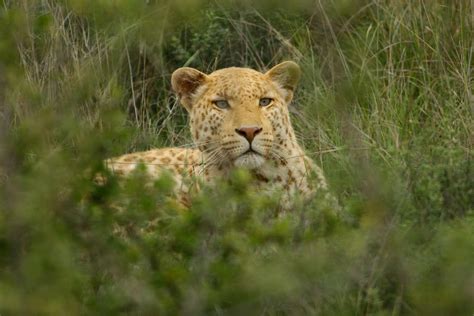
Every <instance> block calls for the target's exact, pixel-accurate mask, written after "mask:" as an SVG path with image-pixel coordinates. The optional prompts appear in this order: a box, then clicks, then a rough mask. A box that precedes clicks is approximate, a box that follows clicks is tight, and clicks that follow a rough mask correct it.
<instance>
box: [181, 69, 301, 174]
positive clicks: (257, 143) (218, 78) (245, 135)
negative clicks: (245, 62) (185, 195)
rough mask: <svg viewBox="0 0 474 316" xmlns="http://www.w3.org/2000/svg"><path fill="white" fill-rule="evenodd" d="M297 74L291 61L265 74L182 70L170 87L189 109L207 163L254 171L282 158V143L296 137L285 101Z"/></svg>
mask: <svg viewBox="0 0 474 316" xmlns="http://www.w3.org/2000/svg"><path fill="white" fill-rule="evenodd" d="M288 68H289V69H288ZM183 69H184V70H183ZM180 72H182V73H180ZM183 72H184V73H183ZM298 78H299V68H298V66H297V65H296V64H294V63H291V62H287V63H283V64H280V65H278V66H276V67H274V68H273V69H272V70H270V71H269V72H267V73H265V74H263V73H260V72H257V71H255V70H252V69H246V68H226V69H221V70H218V71H215V72H213V73H211V74H210V75H204V74H203V73H201V72H198V71H197V70H195V69H192V70H191V68H181V70H177V71H176V72H175V73H174V74H173V87H174V88H175V90H176V91H177V92H178V94H180V97H181V101H182V103H183V105H184V106H185V107H186V108H187V109H188V111H189V112H190V117H191V122H190V125H191V133H192V137H193V139H194V141H195V143H196V145H197V146H198V147H199V149H200V150H201V151H202V152H204V153H205V154H206V157H207V160H208V161H206V162H207V163H213V164H221V163H228V162H230V163H232V164H234V165H235V166H237V167H243V168H248V169H255V168H258V167H260V166H261V165H262V164H263V163H264V162H265V161H266V160H268V159H272V158H277V159H278V158H284V155H285V153H284V152H285V146H287V143H288V142H292V141H295V140H294V139H293V137H294V136H292V135H293V132H292V127H291V125H290V120H289V114H288V109H287V105H288V103H289V102H290V101H291V98H292V95H293V94H292V92H293V89H294V86H295V85H296V82H297V80H298ZM190 86H191V90H192V92H188V93H186V91H187V90H186V88H189V87H190Z"/></svg>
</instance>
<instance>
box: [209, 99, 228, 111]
mask: <svg viewBox="0 0 474 316" xmlns="http://www.w3.org/2000/svg"><path fill="white" fill-rule="evenodd" d="M212 103H213V104H214V105H215V106H217V107H218V108H219V109H228V108H229V107H230V106H229V102H227V100H216V101H212Z"/></svg>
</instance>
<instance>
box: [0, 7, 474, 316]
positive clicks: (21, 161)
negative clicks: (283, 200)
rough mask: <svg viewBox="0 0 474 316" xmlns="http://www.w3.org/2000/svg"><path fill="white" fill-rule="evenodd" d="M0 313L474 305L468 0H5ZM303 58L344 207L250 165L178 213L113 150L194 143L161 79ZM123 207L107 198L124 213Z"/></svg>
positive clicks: (297, 107)
mask: <svg viewBox="0 0 474 316" xmlns="http://www.w3.org/2000/svg"><path fill="white" fill-rule="evenodd" d="M0 6H1V8H0V314H1V315H2V316H4V315H75V314H84V315H121V314H124V315H125V314H126V315H128V314H130V315H176V314H181V315H209V314H217V315H369V314H370V315H372V314H373V315H472V314H473V313H474V192H473V191H474V172H473V165H472V145H473V134H472V131H473V121H472V114H473V110H474V108H473V103H474V97H473V94H472V92H473V68H474V63H473V57H474V51H473V38H474V35H473V16H474V8H473V7H472V6H471V1H469V0H460V1H451V0H445V1H421V0H414V1H389V0H372V1H370V0H357V1H355V0H354V1H346V0H332V1H322V0H321V1H305V0H299V1H281V2H278V1H259V2H258V3H253V4H252V3H251V2H249V1H241V2H230V1H228V2H225V1H215V2H206V1H191V0H178V1H171V0H170V1H165V0H163V1H160V0H156V1H153V0H149V1H145V0H140V1H139V0H70V1H66V0H64V1H60V0H54V1H53V0H37V1H34V0H2V1H0ZM283 60H294V61H296V62H298V63H299V65H300V66H301V67H302V69H303V72H304V74H303V78H302V81H301V84H300V86H299V89H298V92H297V94H296V97H295V101H294V103H293V105H292V106H291V115H292V121H293V124H294V125H295V128H296V130H297V134H298V137H299V140H300V142H301V143H302V144H303V145H304V147H305V148H306V150H307V152H308V154H309V155H310V156H311V157H312V158H313V159H314V160H315V161H316V162H318V163H319V164H320V165H321V166H322V167H323V169H324V170H325V172H326V175H327V178H328V181H329V183H330V186H331V190H332V192H333V193H334V195H335V196H337V198H338V199H339V201H340V204H341V206H342V208H343V211H342V212H341V215H340V216H335V215H334V213H333V212H332V210H331V208H330V207H329V206H328V205H326V204H325V203H324V201H320V200H318V199H315V200H314V201H311V203H309V205H299V204H297V205H296V206H295V208H294V210H293V211H292V212H289V213H286V214H280V216H277V214H276V212H275V210H276V204H277V201H275V200H274V199H271V198H264V197H261V196H259V195H258V194H256V192H254V191H253V190H252V189H251V188H250V187H249V186H248V185H247V176H246V174H245V173H236V174H235V177H234V178H235V179H234V181H233V184H232V185H228V184H223V185H221V186H220V187H221V189H220V190H210V189H204V190H203V192H201V193H200V194H198V195H196V196H194V197H193V206H192V207H191V209H190V210H189V211H187V212H182V211H180V210H179V209H177V208H176V206H175V205H174V204H173V203H172V202H170V201H169V200H168V199H167V198H166V193H167V192H169V191H170V187H171V181H170V179H167V178H163V179H159V180H157V181H155V183H154V185H153V186H145V185H144V184H143V183H144V180H145V179H144V178H145V176H144V175H143V173H140V172H137V174H136V175H135V176H134V177H132V178H131V179H129V180H127V181H126V183H125V184H124V185H123V186H119V185H117V183H116V181H113V179H112V181H110V182H109V183H108V184H107V185H105V186H97V185H95V184H94V182H93V181H92V179H93V177H94V174H96V172H98V171H100V170H102V168H103V166H102V165H101V161H102V160H103V159H104V158H106V157H111V156H114V155H118V154H122V153H125V152H131V151H138V150H145V149H149V148H154V147H160V146H165V145H171V146H174V145H185V144H190V142H191V140H190V137H189V132H188V128H187V115H186V113H185V111H184V110H183V109H182V107H180V106H179V104H178V103H177V100H176V98H175V97H174V95H173V93H172V92H171V90H170V74H171V73H172V71H173V70H174V69H176V68H178V67H181V66H184V65H187V66H191V67H196V68H198V69H200V70H202V71H207V72H210V71H212V70H214V69H218V68H222V67H227V66H248V67H253V68H256V69H260V70H265V69H268V68H269V67H271V66H273V65H275V64H276V63H278V62H280V61H283ZM117 206H119V207H117Z"/></svg>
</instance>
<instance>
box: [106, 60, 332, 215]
mask: <svg viewBox="0 0 474 316" xmlns="http://www.w3.org/2000/svg"><path fill="white" fill-rule="evenodd" d="M301 74H302V71H301V69H300V67H299V66H298V64H296V63H295V62H293V61H284V62H282V63H280V64H278V65H276V66H274V67H272V68H271V69H270V70H268V71H266V72H260V71H257V70H254V69H251V68H242V67H230V68H223V69H219V70H216V71H213V72H211V73H210V74H206V73H204V72H201V71H199V70H197V69H195V68H190V67H182V68H178V69H177V70H175V71H174V72H173V73H172V75H171V87H172V89H173V91H174V92H175V93H176V95H177V99H179V102H180V103H181V105H182V106H183V107H184V108H185V109H186V111H187V113H188V116H189V118H188V119H189V127H190V132H191V138H192V141H193V146H192V147H190V148H186V147H166V148H156V149H151V150H147V151H142V152H134V153H129V154H124V155H122V156H118V157H114V158H109V159H107V160H106V161H105V162H106V166H107V168H108V169H109V170H110V171H111V172H112V173H114V174H116V175H118V176H124V177H127V176H129V175H130V174H131V173H133V172H134V170H136V168H137V167H138V166H139V165H142V166H145V169H146V174H147V175H149V176H150V177H151V178H152V179H155V178H158V177H160V176H162V175H163V173H164V172H167V173H169V174H171V176H172V178H173V180H174V194H175V197H176V198H177V199H178V200H179V201H180V203H181V204H182V205H184V206H185V207H189V206H190V204H191V203H192V202H191V201H190V194H191V192H192V191H193V190H197V191H199V188H200V186H199V183H201V185H202V184H206V185H212V184H215V183H217V182H218V181H219V179H221V180H222V179H224V180H225V179H229V178H230V177H231V174H232V173H233V172H235V170H240V169H243V170H245V171H246V172H248V173H249V174H250V175H251V177H252V179H253V181H252V185H254V186H255V189H256V190H257V191H261V192H266V193H271V192H276V191H278V192H282V194H283V196H284V197H285V198H283V199H282V204H283V208H289V207H290V206H291V200H292V197H294V196H295V195H298V196H300V197H302V198H303V199H310V198H311V197H312V196H314V194H316V192H318V191H320V190H324V191H327V182H326V179H325V176H324V174H323V171H322V169H321V168H320V167H319V166H317V165H316V164H315V163H314V161H313V160H312V159H311V158H310V157H309V156H308V155H306V154H305V152H304V150H303V148H302V147H301V146H300V145H299V143H298V140H297V137H296V134H295V130H294V128H293V126H292V124H291V120H290V112H289V106H290V103H291V102H292V100H293V96H294V94H295V89H296V87H297V84H298V82H299V80H300V78H301ZM196 183H197V184H196Z"/></svg>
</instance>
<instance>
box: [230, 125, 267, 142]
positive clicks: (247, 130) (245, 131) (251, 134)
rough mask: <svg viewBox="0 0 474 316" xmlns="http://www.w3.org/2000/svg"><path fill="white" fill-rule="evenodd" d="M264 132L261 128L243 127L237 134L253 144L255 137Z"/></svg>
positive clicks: (238, 129)
mask: <svg viewBox="0 0 474 316" xmlns="http://www.w3.org/2000/svg"><path fill="white" fill-rule="evenodd" d="M261 131H262V128H261V127H258V126H241V127H240V128H236V129H235V132H236V133H237V134H239V135H240V136H243V137H245V139H247V140H248V142H249V143H250V144H251V143H252V141H253V139H254V138H255V136H257V134H258V133H260V132H261Z"/></svg>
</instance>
